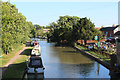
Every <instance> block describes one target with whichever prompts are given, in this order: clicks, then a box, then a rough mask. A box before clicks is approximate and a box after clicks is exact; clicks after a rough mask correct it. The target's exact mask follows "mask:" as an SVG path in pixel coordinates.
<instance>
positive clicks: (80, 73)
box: [38, 41, 110, 78]
mask: <svg viewBox="0 0 120 80" xmlns="http://www.w3.org/2000/svg"><path fill="white" fill-rule="evenodd" d="M38 42H39V44H40V46H41V53H42V60H43V64H44V66H45V73H44V76H45V78H110V76H109V70H108V69H106V68H105V67H104V66H102V65H101V64H99V63H97V62H96V61H94V60H92V59H90V58H88V57H86V56H84V55H82V54H81V53H79V52H78V51H76V50H74V49H72V48H71V47H55V43H47V41H38Z"/></svg>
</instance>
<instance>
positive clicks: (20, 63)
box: [3, 47, 32, 80]
mask: <svg viewBox="0 0 120 80" xmlns="http://www.w3.org/2000/svg"><path fill="white" fill-rule="evenodd" d="M31 50H32V47H29V48H27V49H26V50H25V51H24V52H23V53H24V54H21V55H22V56H21V57H20V58H18V59H17V60H16V61H15V62H14V64H12V65H10V66H9V67H8V69H7V70H6V71H5V72H4V73H3V79H5V80H7V79H11V78H17V80H19V79H21V78H22V76H23V74H24V70H25V68H26V60H27V58H28V57H29V55H30V53H31Z"/></svg>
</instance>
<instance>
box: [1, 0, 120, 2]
mask: <svg viewBox="0 0 120 80" xmlns="http://www.w3.org/2000/svg"><path fill="white" fill-rule="evenodd" d="M2 1H4V2H6V1H10V2H119V0H2Z"/></svg>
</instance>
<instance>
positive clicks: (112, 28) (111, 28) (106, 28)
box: [100, 25, 119, 31]
mask: <svg viewBox="0 0 120 80" xmlns="http://www.w3.org/2000/svg"><path fill="white" fill-rule="evenodd" d="M118 26H119V25H117V26H115V27H103V28H101V29H100V31H113V30H114V29H115V28H117V27H118Z"/></svg>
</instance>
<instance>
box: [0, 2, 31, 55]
mask: <svg viewBox="0 0 120 80" xmlns="http://www.w3.org/2000/svg"><path fill="white" fill-rule="evenodd" d="M1 4H2V33H3V34H2V49H3V52H4V53H6V54H8V53H10V52H11V51H12V50H13V49H15V48H16V47H17V45H20V44H24V43H26V41H27V40H29V39H30V36H31V33H32V32H31V31H32V29H33V25H32V23H31V22H27V21H26V17H25V16H24V15H22V13H19V12H18V9H17V8H16V6H15V5H12V4H10V3H9V2H2V3H1Z"/></svg>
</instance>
